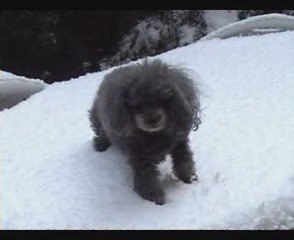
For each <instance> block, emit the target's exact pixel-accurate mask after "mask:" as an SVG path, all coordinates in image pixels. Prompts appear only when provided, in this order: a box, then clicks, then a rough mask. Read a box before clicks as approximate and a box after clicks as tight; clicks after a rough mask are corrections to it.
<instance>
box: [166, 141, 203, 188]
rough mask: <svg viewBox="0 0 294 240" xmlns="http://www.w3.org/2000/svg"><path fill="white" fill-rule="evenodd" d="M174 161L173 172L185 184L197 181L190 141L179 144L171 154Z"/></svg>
mask: <svg viewBox="0 0 294 240" xmlns="http://www.w3.org/2000/svg"><path fill="white" fill-rule="evenodd" d="M171 157H172V160H173V171H174V173H175V175H176V176H177V177H178V178H179V179H180V180H182V181H183V182H184V183H192V182H193V181H197V175H196V171H195V163H194V161H193V153H192V151H191V149H190V146H189V142H188V139H186V140H183V141H181V142H179V143H178V144H177V145H176V146H175V148H174V149H173V151H172V152H171Z"/></svg>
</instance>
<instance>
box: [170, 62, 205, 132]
mask: <svg viewBox="0 0 294 240" xmlns="http://www.w3.org/2000/svg"><path fill="white" fill-rule="evenodd" d="M169 78H170V80H171V82H172V84H173V87H174V90H175V92H176V95H175V97H174V100H173V101H172V105H173V106H172V111H173V117H174V119H175V121H177V122H178V123H177V124H179V126H183V127H185V128H189V129H186V130H191V129H192V130H194V131H196V130H197V129H198V127H199V124H200V123H201V120H200V102H199V90H198V88H197V86H196V85H195V83H194V81H193V80H192V79H191V78H189V77H188V75H187V74H186V73H185V72H184V70H182V69H177V68H171V69H170V74H169Z"/></svg>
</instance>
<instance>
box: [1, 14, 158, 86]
mask: <svg viewBox="0 0 294 240" xmlns="http://www.w3.org/2000/svg"><path fill="white" fill-rule="evenodd" d="M155 12H157V11H154V10H151V11H148V10H125V11H124V10H96V11H89V10H88V11H87V10H85V11H66V10H57V11H40V10H38V11H37V10H34V11H33V10H1V11H0V29H1V31H0V69H1V70H4V71H8V72H12V73H14V74H16V75H21V76H26V77H31V78H41V79H43V80H45V81H46V82H47V83H51V82H54V81H61V80H67V79H70V78H74V77H77V76H80V75H82V74H85V73H87V72H93V71H98V70H99V65H98V64H97V62H98V60H99V59H101V58H103V57H105V56H108V55H111V54H112V53H113V51H114V50H115V49H114V47H115V44H116V43H117V42H118V40H119V39H121V38H122V36H123V35H124V34H125V33H126V32H127V31H129V30H130V29H131V27H133V26H134V25H135V24H136V22H137V21H138V20H140V19H142V18H144V17H145V16H147V15H152V14H154V13H155Z"/></svg>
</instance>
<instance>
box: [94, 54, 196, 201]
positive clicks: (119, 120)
mask: <svg viewBox="0 0 294 240" xmlns="http://www.w3.org/2000/svg"><path fill="white" fill-rule="evenodd" d="M199 108H200V105H199V95H198V89H197V87H196V86H195V85H194V82H193V81H192V80H191V79H190V78H189V77H188V76H187V75H186V74H185V73H184V71H183V70H181V69H179V68H176V67H172V66H169V65H167V64H165V63H163V62H162V61H159V60H155V61H152V62H148V61H145V62H143V63H142V64H137V65H132V66H128V67H121V68H118V69H115V70H114V71H112V72H111V73H109V74H108V75H106V76H105V78H104V80H103V82H102V83H101V85H100V88H99V89H98V92H97V96H96V99H95V100H94V104H93V106H92V109H91V110H90V111H89V113H90V121H91V126H92V128H93V130H94V132H95V134H96V136H95V137H94V146H95V149H96V150H97V151H105V150H106V149H107V148H108V147H109V146H110V145H111V144H113V145H115V146H117V147H118V148H119V149H120V150H121V151H122V152H123V153H125V154H126V155H127V156H128V158H129V161H130V164H131V166H132V168H133V171H134V190H135V191H136V192H137V193H138V194H139V195H140V196H142V197H143V198H145V199H147V200H150V201H153V202H155V203H157V204H164V202H165V197H164V191H163V189H162V187H161V186H160V181H159V179H158V170H157V164H158V163H160V162H161V161H163V160H164V159H165V157H166V155H167V154H171V157H172V161H173V171H174V173H175V175H176V176H177V177H178V178H179V179H181V180H182V181H183V182H185V183H191V182H192V181H193V180H197V176H196V173H195V167H194V161H193V158H192V152H191V150H190V147H189V142H188V134H189V132H190V130H191V129H192V128H194V130H195V129H197V128H198V124H199V118H198V114H199Z"/></svg>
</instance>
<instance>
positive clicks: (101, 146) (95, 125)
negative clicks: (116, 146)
mask: <svg viewBox="0 0 294 240" xmlns="http://www.w3.org/2000/svg"><path fill="white" fill-rule="evenodd" d="M89 119H90V122H91V127H92V129H93V131H94V132H95V134H96V136H94V138H93V146H94V148H95V150H96V151H99V152H103V151H106V150H107V149H108V148H109V147H110V145H111V143H110V140H109V138H108V137H107V136H106V134H105V132H104V129H103V127H102V125H101V123H100V120H99V119H98V117H97V116H96V114H95V112H94V111H93V110H91V111H89Z"/></svg>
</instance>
